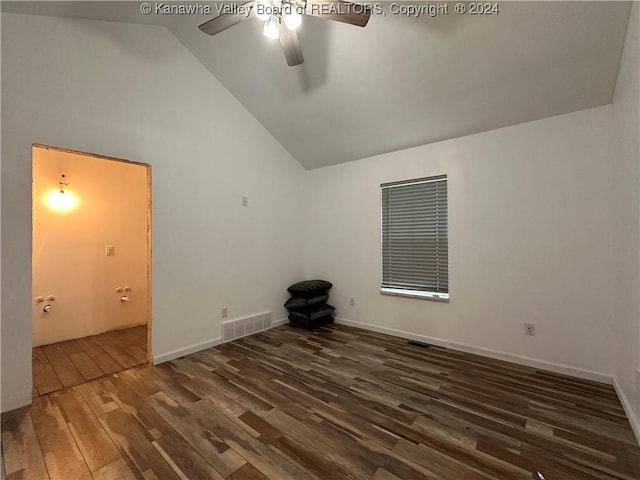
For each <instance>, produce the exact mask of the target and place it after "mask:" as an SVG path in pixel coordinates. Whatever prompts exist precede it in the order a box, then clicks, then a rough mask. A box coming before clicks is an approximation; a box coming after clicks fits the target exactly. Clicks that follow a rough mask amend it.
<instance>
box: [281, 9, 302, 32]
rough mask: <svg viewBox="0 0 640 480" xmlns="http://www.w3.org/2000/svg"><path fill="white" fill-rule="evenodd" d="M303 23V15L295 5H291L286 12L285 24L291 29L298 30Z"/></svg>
mask: <svg viewBox="0 0 640 480" xmlns="http://www.w3.org/2000/svg"><path fill="white" fill-rule="evenodd" d="M301 23H302V15H300V14H299V13H298V12H297V11H296V9H295V7H294V6H290V7H289V9H288V11H287V12H285V14H284V24H285V25H286V27H287V28H288V29H289V30H296V29H297V28H298V27H299V26H300V24H301Z"/></svg>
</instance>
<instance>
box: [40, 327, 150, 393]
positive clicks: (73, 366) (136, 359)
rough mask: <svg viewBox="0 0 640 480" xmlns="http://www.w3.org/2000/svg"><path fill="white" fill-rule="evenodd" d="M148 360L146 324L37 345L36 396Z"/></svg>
mask: <svg viewBox="0 0 640 480" xmlns="http://www.w3.org/2000/svg"><path fill="white" fill-rule="evenodd" d="M146 362H147V327H146V325H144V326H139V327H131V328H123V329H122V330H114V331H111V332H106V333H101V334H99V335H92V336H90V337H85V338H78V339H76V340H68V341H66V342H58V343H53V344H51V345H44V346H42V347H36V348H34V349H33V352H32V367H33V396H34V397H37V396H38V395H46V394H47V393H51V392H55V391H56V390H61V389H62V388H64V387H72V386H74V385H79V384H80V383H84V382H86V381H89V380H94V379H96V378H100V377H104V376H105V375H109V374H111V373H115V372H119V371H121V370H125V369H127V368H131V367H134V366H136V365H140V364H142V363H146Z"/></svg>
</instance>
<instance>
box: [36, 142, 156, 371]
mask: <svg viewBox="0 0 640 480" xmlns="http://www.w3.org/2000/svg"><path fill="white" fill-rule="evenodd" d="M34 148H42V149H45V150H55V151H57V152H64V153H71V154H75V155H83V156H85V157H93V158H96V159H99V160H109V161H113V162H121V163H127V164H130V165H139V166H141V167H144V168H145V170H146V172H147V299H146V302H147V308H146V312H147V361H146V364H147V365H149V364H152V363H153V355H152V345H151V338H152V335H151V328H152V321H151V320H152V318H153V315H152V314H151V306H152V302H151V298H152V296H151V287H152V281H151V264H152V248H151V232H152V230H151V207H152V195H151V164H149V163H143V162H136V161H133V160H127V159H124V158H117V157H110V156H107V155H99V154H97V153H91V152H83V151H80V150H71V149H68V148H61V147H54V146H51V145H43V144H40V143H32V144H31V152H32V154H31V155H32V156H31V165H32V168H33V149H34ZM31 183H32V187H31V189H32V191H33V179H32V180H31ZM32 211H33V207H32ZM32 230H33V226H32ZM31 258H32V259H33V246H32V249H31ZM31 270H32V271H33V260H32V263H31ZM31 348H33V344H32V346H31Z"/></svg>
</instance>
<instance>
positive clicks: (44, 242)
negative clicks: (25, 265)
mask: <svg viewBox="0 0 640 480" xmlns="http://www.w3.org/2000/svg"><path fill="white" fill-rule="evenodd" d="M62 173H64V174H65V175H66V178H65V181H66V182H68V183H69V185H68V186H67V187H66V192H65V193H64V196H65V197H69V196H70V195H73V197H71V198H74V197H75V199H76V201H77V204H76V205H75V208H73V209H70V210H68V211H64V210H63V211H60V210H58V209H55V208H52V206H51V201H50V196H51V195H53V197H54V199H57V198H59V197H60V193H59V185H58V182H59V179H60V175H61V174H62ZM148 203H149V188H148V180H147V168H146V167H144V166H143V165H136V164H132V163H126V162H118V161H112V160H104V159H99V158H95V157H92V156H88V155H80V154H76V153H70V152H64V151H60V150H52V149H47V148H42V147H35V148H34V149H33V257H32V261H33V268H32V294H33V296H34V297H36V296H41V297H44V298H45V299H46V298H47V297H48V296H49V295H55V297H56V299H55V301H53V302H49V301H46V302H43V303H37V302H32V305H33V306H34V308H33V345H34V346H40V345H48V344H50V343H55V342H60V341H62V340H69V339H72V338H81V337H86V336H88V335H95V334H97V333H102V332H106V331H108V330H115V329H118V328H124V327H128V326H133V325H140V324H146V323H147V318H148V303H147V301H148V297H147V292H148V274H147V267H148V243H147V241H148V238H147V237H148V235H147V231H148V219H147V212H148ZM53 206H54V207H55V204H54V205H53ZM106 245H113V246H114V247H115V255H112V256H106V254H105V253H106V251H105V246H106ZM125 286H127V287H130V288H131V292H128V293H126V296H128V297H129V300H130V301H129V302H126V303H124V302H121V301H120V298H121V297H122V296H123V295H125V293H124V292H123V293H117V292H116V288H117V287H120V288H124V287H125ZM45 304H49V305H51V310H50V311H49V312H44V309H43V306H44V305H45Z"/></svg>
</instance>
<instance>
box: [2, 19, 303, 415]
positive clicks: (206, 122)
mask: <svg viewBox="0 0 640 480" xmlns="http://www.w3.org/2000/svg"><path fill="white" fill-rule="evenodd" d="M2 140H3V142H2V260H3V261H2V279H3V282H2V410H3V411H6V410H10V409H12V408H16V407H18V406H20V405H23V404H26V403H28V402H29V401H30V396H31V144H32V143H41V144H46V145H52V146H59V147H64V148H69V149H75V150H80V151H85V152H93V153H98V154H102V155H108V156H113V157H117V158H125V159H129V160H134V161H140V162H145V163H149V164H151V165H152V168H153V186H152V198H153V208H152V211H153V220H152V223H153V227H152V228H153V234H152V248H153V260H152V264H153V271H152V294H153V303H152V317H153V320H152V332H153V333H152V348H153V355H154V356H159V355H165V354H168V353H170V352H172V351H175V350H180V349H183V348H187V347H189V346H191V345H194V344H198V343H201V342H206V341H208V340H211V339H214V338H216V337H219V336H220V307H221V306H228V307H229V316H230V318H235V317H241V316H244V315H248V314H252V313H256V312H261V311H265V310H271V311H272V312H273V318H274V319H278V318H283V317H284V316H285V311H284V309H283V307H282V304H283V303H284V301H285V300H286V294H285V293H286V292H285V288H286V286H287V285H288V284H290V283H292V282H293V281H296V280H299V279H301V278H303V277H304V270H305V269H304V265H303V256H302V249H301V246H300V245H301V243H302V240H303V233H302V231H301V230H302V229H301V228H300V226H299V225H300V219H301V218H303V217H304V215H303V213H304V212H303V208H304V204H303V202H302V201H301V199H302V198H304V197H303V195H302V188H303V185H302V182H303V179H304V170H303V169H302V167H300V165H299V164H298V163H297V162H296V161H295V159H293V158H292V157H291V156H290V155H289V154H288V153H287V152H286V151H285V150H284V148H283V147H282V146H281V145H280V144H279V143H278V142H276V141H275V140H274V139H273V137H272V136H271V135H270V134H269V133H268V132H267V131H266V130H265V129H264V128H263V127H262V126H261V125H260V124H259V123H258V122H257V121H256V120H255V119H254V118H253V117H252V116H251V115H250V114H249V113H248V112H247V111H246V110H245V109H244V108H243V107H242V106H241V105H240V104H239V103H238V102H237V101H236V100H235V99H234V98H233V97H232V96H231V95H230V94H229V93H228V92H227V91H226V90H225V89H224V88H223V87H222V86H221V85H220V84H219V83H218V82H217V81H216V80H215V79H214V78H213V77H212V76H211V75H210V74H209V72H207V71H206V70H205V69H204V67H202V65H201V64H200V63H198V62H197V61H196V60H195V59H194V58H193V57H192V56H191V55H190V54H189V53H188V51H187V50H186V49H185V48H184V47H183V46H182V45H181V44H180V43H179V42H178V41H177V40H176V39H175V37H174V36H173V35H172V34H171V33H170V32H169V31H167V30H166V29H164V28H161V27H155V26H142V25H132V24H121V23H112V22H97V21H84V20H74V19H63V18H53V17H37V16H28V15H15V14H3V15H2ZM241 196H248V197H249V207H248V208H245V207H242V206H241V202H240V199H241Z"/></svg>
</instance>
